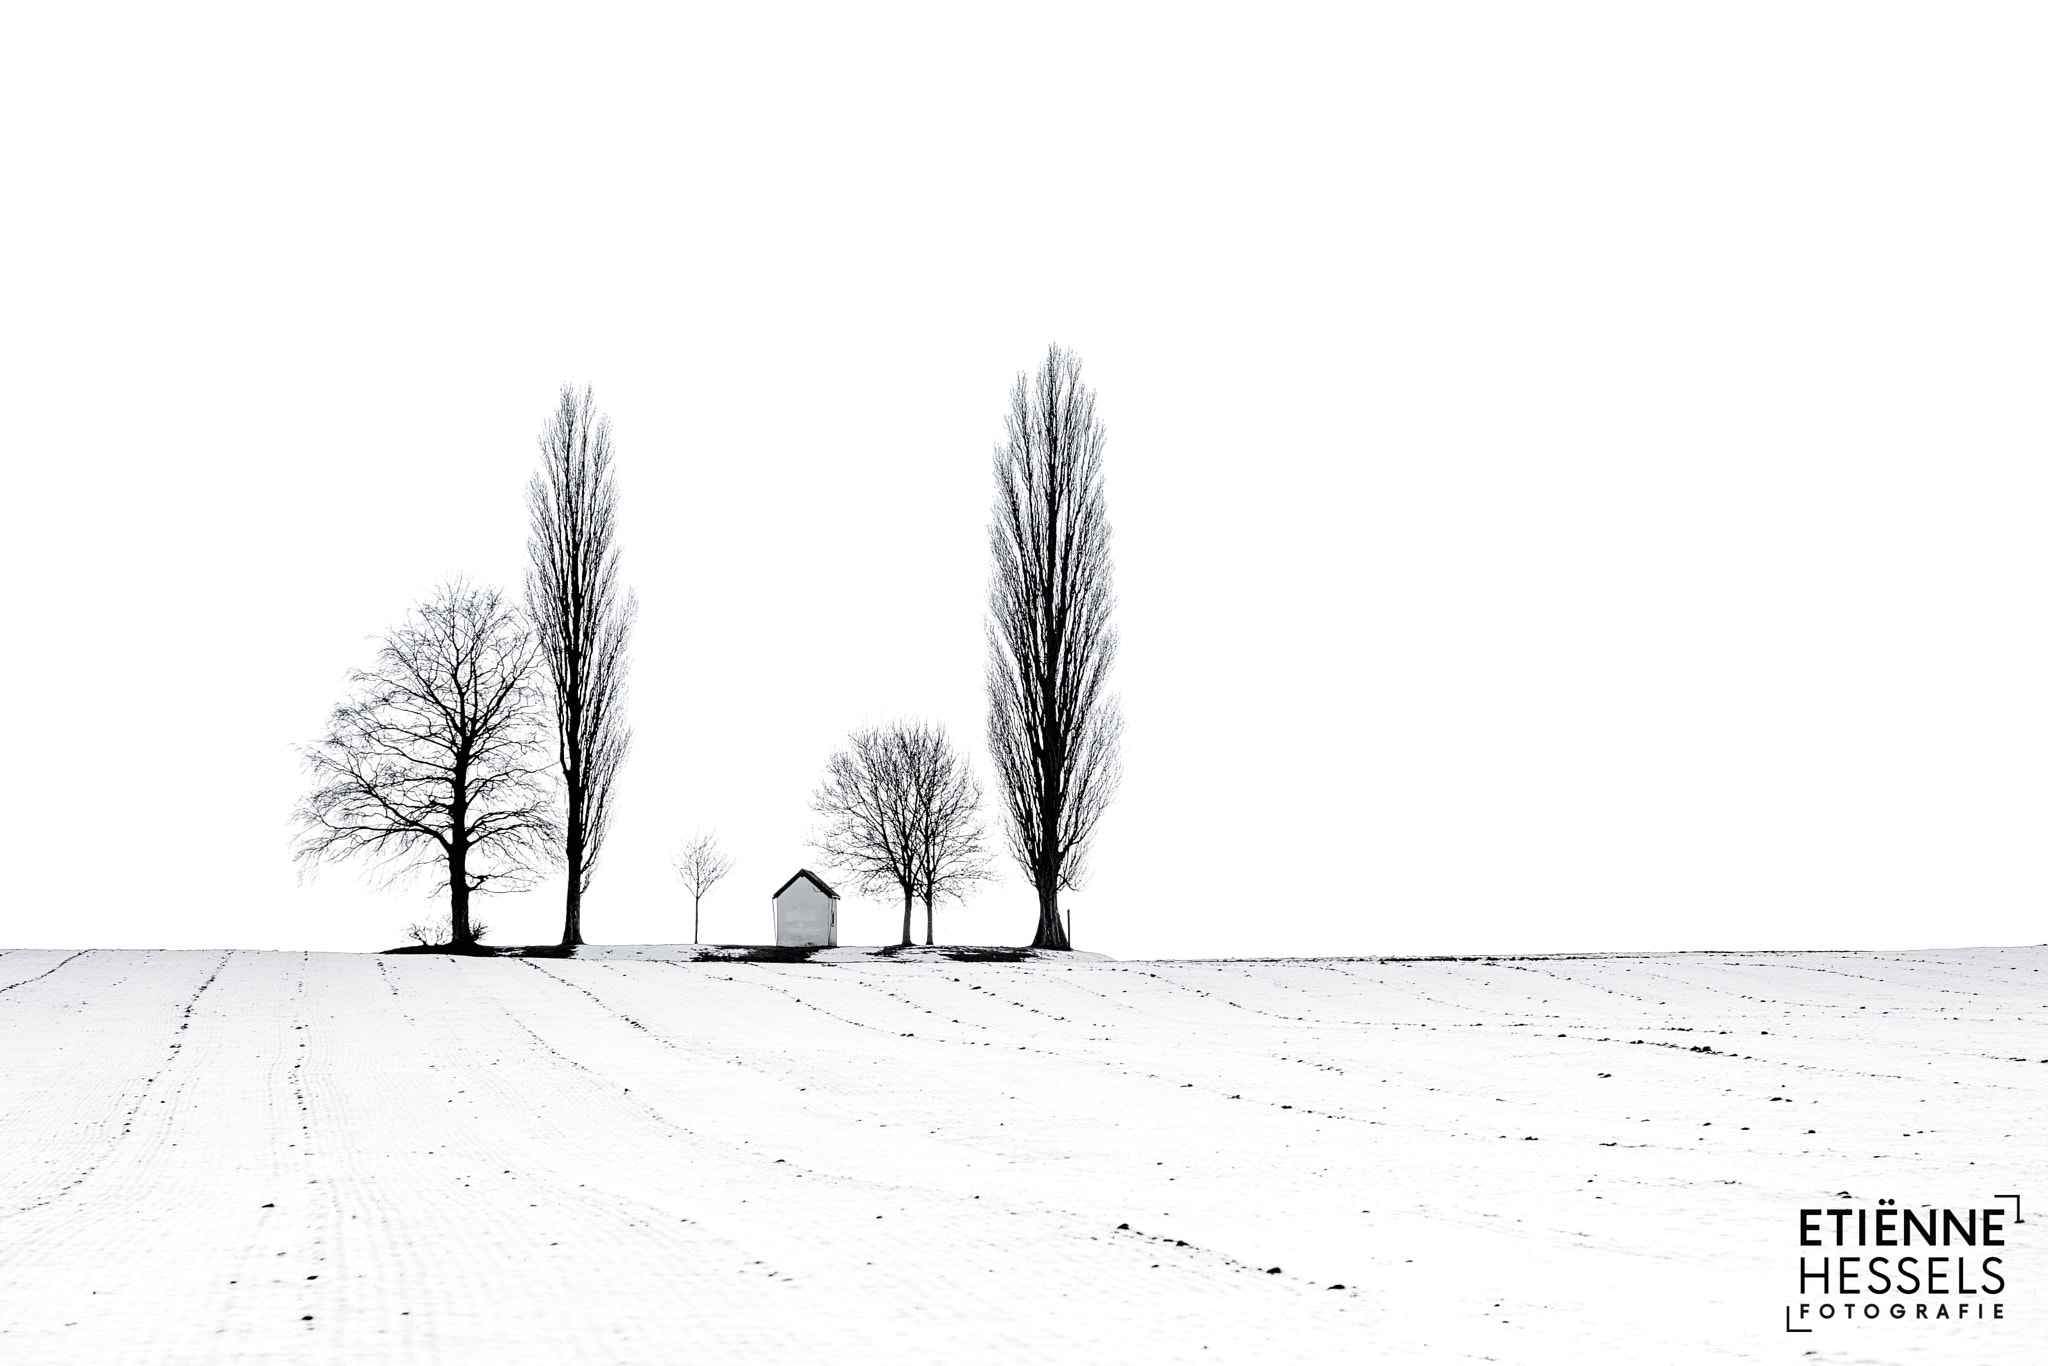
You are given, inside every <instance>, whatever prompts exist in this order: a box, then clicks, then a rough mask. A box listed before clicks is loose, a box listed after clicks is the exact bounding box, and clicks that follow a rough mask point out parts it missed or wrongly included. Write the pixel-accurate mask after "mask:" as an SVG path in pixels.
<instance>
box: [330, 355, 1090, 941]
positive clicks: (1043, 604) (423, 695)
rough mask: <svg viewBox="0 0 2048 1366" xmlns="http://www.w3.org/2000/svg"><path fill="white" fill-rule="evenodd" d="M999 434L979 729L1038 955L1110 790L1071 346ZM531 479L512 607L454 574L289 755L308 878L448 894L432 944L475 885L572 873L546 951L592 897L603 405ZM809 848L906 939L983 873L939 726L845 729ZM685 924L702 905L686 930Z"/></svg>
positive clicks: (700, 855)
mask: <svg viewBox="0 0 2048 1366" xmlns="http://www.w3.org/2000/svg"><path fill="white" fill-rule="evenodd" d="M1004 425H1005V439H1004V440H1003V441H1002V442H1001V443H999V444H998V446H997V448H996V452H995V505H994V512H993V516H992V517H991V521H990V527H989V549H990V559H991V571H990V578H989V615H988V619H987V623H986V636H987V647H988V661H987V667H986V688H987V697H988V726H987V740H988V747H989V754H990V758H991V760H992V762H993V767H994V771H995V779H996V782H995V786H996V797H997V809H998V813H999V820H1000V824H1001V828H1002V831H1003V834H1004V837H1005V843H1006V844H1007V846H1008V852H1009V853H1010V855H1011V856H1012V857H1013V858H1014V859H1015V861H1016V863H1017V865H1018V867H1019V868H1020V869H1021V870H1022V871H1023V872H1024V874H1025V876H1026V878H1027V879H1028V880H1029V881H1030V882H1031V884H1032V886H1033V887H1034V888H1035V889H1036V892H1037V898H1038V921H1037V926H1036V930H1035V933H1034V935H1033V938H1032V947H1034V948H1050V949H1064V948H1068V947H1071V945H1070V943H1069V936H1068V933H1067V927H1066V924H1065V922H1064V920H1063V918H1062V917H1061V915H1060V910H1059V894H1060V892H1061V891H1063V890H1067V889H1069V888H1073V887H1076V886H1078V885H1079V884H1080V882H1081V880H1082V878H1083V876H1084V875H1085V872H1086V861H1087V855H1088V851H1089V848H1090V846H1091V845H1092V842H1093V840H1094V836H1095V833H1096V829H1097V826H1098V824H1099V822H1100V820H1101V818H1102V814H1103V812H1104V810H1105V809H1106V808H1107V806H1108V804H1109V802H1110V800H1111V799H1112V798H1113V797H1114V795H1115V792H1116V788H1117V784H1118V781H1119V779H1120V776H1121V768H1120V762H1119V757H1118V751H1119V741H1120V738H1121V734H1122V715H1121V712H1120V710H1119V708H1118V703H1117V699H1116V698H1115V697H1114V695H1112V694H1110V693H1109V692H1108V691H1107V680H1108V676H1109V672H1110V669H1111V666H1112V664H1113V663H1114V660H1115V655H1116V644H1117V637H1116V630H1115V627H1114V625H1113V624H1112V622H1111V614H1112V610H1113V608H1114V606H1115V597H1114V590H1113V586H1112V581H1111V561H1110V554H1109V536H1110V529H1109V523H1108V519H1107V515H1106V511H1105V506H1104V501H1103V491H1102V451H1103V445H1104V430H1103V427H1102V424H1101V422H1100V421H1099V420H1098V419H1097V417H1096V415H1095V396H1094V393H1093V391H1092V390H1090V389H1089V388H1088V387H1087V386H1086V385H1084V384H1082V382H1081V378H1080V361H1079V359H1078V358H1077V357H1075V356H1074V355H1073V353H1071V352H1069V351H1065V350H1063V349H1061V348H1059V347H1057V346H1055V347H1052V348H1050V349H1049V350H1048V352H1047V355H1046V359H1045V362H1044V364H1043V365H1042V366H1040V367H1039V368H1038V369H1037V370H1036V371H1035V372H1033V373H1028V374H1020V375H1018V376H1017V379H1016V383H1015V384H1014V385H1013V386H1012V388H1011V392H1010V411H1009V413H1008V414H1007V416H1006V418H1005V424H1004ZM540 455H541V461H540V468H539V469H538V470H537V471H536V472H535V473H534V475H533V477H532V479H531V480H530V482H529V483H528V486H527V499H526V502H527V513H528V523H529V526H528V539H527V552H528V566H527V573H526V582H525V595H524V601H523V602H519V603H515V602H513V601H510V600H509V599H507V598H506V597H505V596H504V595H503V594H502V593H500V592H499V591H498V590H496V589H494V588H490V587H486V586H480V585H477V584H474V583H471V582H469V581H468V580H466V579H464V578H461V577H456V578H453V579H450V580H449V581H447V582H445V583H443V584H441V585H440V586H439V587H437V588H436V589H435V590H434V591H433V593H432V594H431V595H429V597H428V598H427V599H426V600H424V601H423V602H421V603H420V604H418V605H417V606H416V607H415V608H414V609H413V610H412V611H411V612H410V613H408V614H407V616H406V618H405V620H404V621H403V622H402V623H401V624H400V625H398V626H397V627H394V628H393V629H392V630H390V631H388V632H386V633H385V635H384V636H383V637H382V639H381V640H380V642H379V648H378V651H377V656H376V660H375V662H374V663H373V664H372V665H371V666H370V667H369V668H367V669H358V670H354V671H352V672H351V673H350V675H349V677H348V684H347V694H346V696H345V697H344V699H343V701H342V702H341V703H340V704H339V705H337V706H336V707H335V708H334V710H333V711H332V713H331V714H330V715H329V717H328V722H327V726H326V730H325V733H324V734H323V735H322V737H321V738H320V739H319V740H318V741H317V742H315V743H313V744H311V745H307V746H304V747H302V749H301V751H300V754H301V758H302V761H303V763H304V765H305V767H306V769H307V771H308V773H309V774H310V776H311V779H312V785H311V787H310V790H309V791H308V792H307V793H306V795H305V796H304V797H303V798H302V799H301V800H300V802H299V804H298V806H297V807H296V809H295V810H294V812H293V821H294V825H295V828H296V838H295V842H294V850H293V853H294V857H295V858H296V859H297V860H298V861H299V863H300V866H301V869H302V871H303V872H307V873H310V872H311V871H312V870H313V869H314V868H316V867H317V866H319V865H321V864H325V863H329V862H334V861H339V860H344V859H359V860H364V861H367V862H368V863H369V864H370V865H371V866H372V868H373V869H374V870H375V871H377V872H378V873H380V874H381V875H382V876H384V877H385V878H386V879H400V878H409V877H412V876H416V875H426V876H428V877H430V878H431V879H433V881H434V882H435V884H436V886H437V887H445V889H446V890H447V893H448V918H449V925H448V933H447V938H448V941H449V942H448V945H447V947H450V948H452V949H455V950H457V951H467V950H473V949H474V948H475V947H476V943H477V939H478V934H479V931H478V929H477V922H476V919H475V917H474V915H473V913H472V899H473V898H474V897H476V896H479V895H484V894H488V893H493V892H506V891H516V890H521V889H524V888H527V887H530V886H532V885H533V883H534V881H535V880H536V879H537V878H538V877H540V876H541V875H543V874H545V873H547V872H551V871H553V870H554V869H556V868H564V869H566V871H567V874H568V878H567V887H566V892H565V899H564V905H563V912H562V935H561V946H562V947H563V948H564V949H565V950H567V949H573V947H574V946H576V945H579V944H581V943H583V942H584V941H583V898H584V895H585V893H586V892H587V891H588V889H589V886H590V881H591V878H592V875H593V874H594V873H595V871H596V869H597V867H598V863H599V858H600V856H601V855H602V853H603V851H604V844H605V838H606V835H607V833H608V832H609V830H610V828H611V820H612V815H613V810H614V801H615V796H616V792H617V783H618V777H619V773H620V769H621V767H622V765H623V764H624V761H625V759H626V756H627V754H628V752H629V751H630V749H631V747H632V738H633V737H632V729H631V727H630V725H629V724H628V723H627V720H626V715H625V700H626V679H627V666H628V647H629V645H630V642H631V638H632V632H633V627H634V622H635V618H636V615H637V610H638V609H637V603H636V601H635V599H634V596H633V594H632V593H631V592H630V591H628V590H625V589H623V588H622V587H621V585H620V580H619V545H618V536H617V531H618V492H617V486H616V483H615V480H614V477H613V469H612V466H613V459H614V453H613V447H612V437H611V423H610V420H609V419H608V418H606V417H605V416H604V415H603V414H600V413H599V412H597V410H596V405H595V399H594V395H593V392H592V390H591V389H590V388H589V387H587V386H586V387H585V388H584V389H583V390H582V391H581V392H580V393H579V392H578V391H576V390H575V389H574V388H573V387H572V386H569V385H564V386H563V387H562V391H561V395H560V400H559V402H558V404H557V406H556V408H555V410H554V412H553V413H551V414H550V415H549V417H548V419H547V421H546V423H545V424H544V425H543V428H542V431H541V435H540ZM811 805H812V809H813V810H814V811H815V812H816V813H817V814H818V815H819V817H820V818H821V825H820V826H819V827H818V829H816V830H815V831H814V832H813V834H812V837H811V843H812V845H813V846H814V847H815V848H816V849H817V850H818V851H819V853H820V855H821V857H822V858H823V859H824V861H825V862H826V863H827V864H828V865H829V866H831V867H833V868H834V869H836V870H840V871H842V872H843V873H845V874H846V875H847V876H848V877H850V878H851V879H852V880H853V881H854V883H855V884H856V885H857V886H858V887H860V889H861V890H863V891H865V892H869V893H873V894H886V893H900V895H901V898H902V905H903V927H902V930H903V932H902V942H903V943H904V944H906V945H907V944H909V943H910V942H911V930H912V910H913V906H914V903H915V902H917V901H918V900H922V902H923V905H924V911H925V942H926V943H930V942H932V937H933V929H932V924H933V905H934V903H935V902H936V901H938V900H943V899H945V898H947V897H955V898H958V897H961V896H963V895H964V893H965V892H966V891H967V889H969V888H970V887H972V886H973V885H975V884H976V883H979V882H983V881H986V880H988V879H989V878H990V877H991V876H992V871H991V868H990V865H989V857H990V855H989V849H988V835H987V831H986V829H985V827H984V826H983V824H982V820H981V814H980V813H981V805H982V790H981V787H980V784H979V783H978V782H977V781H976V779H975V777H974V774H973V771H972V767H971V765H970V764H969V763H968V762H967V760H966V758H965V757H964V756H963V755H962V754H961V753H960V752H959V751H958V750H957V749H956V748H955V747H954V746H953V743H952V741H951V739H950V738H949V737H948V736H947V735H946V733H945V731H944V729H943V728H942V727H938V726H933V725H929V724H926V723H923V722H916V721H897V722H891V723H889V724H886V725H880V726H866V727H862V728H860V729H857V730H855V731H854V732H853V733H852V734H851V735H850V736H849V737H848V740H847V743H846V745H845V746H844V747H843V748H842V749H840V750H839V751H837V752H835V753H834V754H833V755H832V756H831V757H830V759H829V760H828V761H827V764H826V772H825V778H824V781H823V783H822V784H821V785H820V786H819V788H818V790H817V792H816V793H815V794H814V795H813V797H812V802H811ZM731 866H732V865H731V861H730V860H729V859H728V858H726V857H725V855H724V854H723V853H722V852H721V851H720V850H719V848H718V846H717V841H716V839H715V837H713V836H711V835H709V834H706V833H699V834H698V835H697V836H695V837H694V838H693V839H692V840H690V841H689V842H688V843H686V844H685V845H684V847H683V849H682V851H681V853H680V854H679V855H678V856H677V859H676V871H677V873H678V875H679V876H680V877H681V878H682V880H683V883H684V886H685V888H686V890H688V891H689V892H690V893H691V897H692V915H693V922H698V921H699V919H700V917H699V907H700V906H701V902H702V898H703V896H704V894H705V893H706V892H708V891H709V890H710V889H711V887H712V886H713V885H715V884H716V883H717V882H718V881H719V880H720V879H721V878H723V877H724V876H725V875H726V874H727V873H728V872H730V870H731ZM697 932H698V925H697V924H696V923H693V936H692V937H693V938H695V937H696V934H697Z"/></svg>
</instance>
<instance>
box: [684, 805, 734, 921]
mask: <svg viewBox="0 0 2048 1366" xmlns="http://www.w3.org/2000/svg"><path fill="white" fill-rule="evenodd" d="M674 863H675V870H676V876H677V877H679V878H681V879H682V880H683V886H684V887H685V888H686V889H687V890H688V891H689V893H690V942H691V943H692V944H694V943H696V942H697V936H698V934H699V933H700V928H701V925H702V923H703V922H702V917H701V914H700V908H701V907H702V906H703V904H704V894H705V893H706V892H708V891H710V890H711V889H712V888H713V887H715V886H717V885H718V882H719V880H720V879H721V878H723V877H724V876H725V875H726V874H727V873H730V872H731V871H732V860H731V859H729V858H727V857H726V855H725V851H724V850H722V849H720V848H719V847H718V836H717V835H716V834H715V833H713V832H711V831H709V830H699V831H698V832H697V833H696V834H694V835H692V836H690V838H689V839H687V840H685V841H684V842H683V847H682V849H681V851H680V852H678V853H677V854H676V856H675V860H674Z"/></svg>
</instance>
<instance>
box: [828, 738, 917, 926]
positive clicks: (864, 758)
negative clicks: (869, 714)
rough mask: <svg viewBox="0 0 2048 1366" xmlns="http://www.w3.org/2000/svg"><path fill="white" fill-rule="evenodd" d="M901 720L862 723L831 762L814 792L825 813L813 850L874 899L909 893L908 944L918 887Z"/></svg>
mask: <svg viewBox="0 0 2048 1366" xmlns="http://www.w3.org/2000/svg"><path fill="white" fill-rule="evenodd" d="M902 732H903V727H902V726H901V724H900V723H899V724H895V725H890V726H863V727H861V728H860V729H858V730H856V731H854V732H853V733H852V734H851V735H849V736H847V738H846V747H845V748H844V749H841V750H836V751H834V752H833V754H832V757H831V758H829V759H827V760H826V761H825V781H824V782H823V783H821V784H819V786H818V790H817V791H816V792H815V793H814V794H812V796H811V810H813V811H815V812H817V813H818V815H819V816H821V817H822V818H823V821H824V823H823V825H822V826H820V827H819V828H818V829H816V830H815V831H813V832H812V834H811V837H810V844H811V847H812V848H814V849H816V850H817V851H818V853H819V855H820V857H822V858H823V859H824V860H825V862H826V863H828V864H830V865H831V866H832V867H834V868H836V869H838V870H840V871H841V872H843V873H845V874H846V876H847V879H848V880H849V881H851V882H852V883H853V884H854V885H855V886H857V887H858V888H859V889H860V890H861V891H863V892H865V893H867V894H869V895H871V896H881V895H886V894H888V893H889V892H892V891H895V892H901V893H902V895H903V947H904V948H909V947H910V905H911V898H912V897H913V896H915V895H916V893H917V889H918V885H919V884H918V862H917V794H916V790H915V778H916V775H915V770H914V766H913V764H912V762H911V756H910V751H909V748H908V746H906V745H905V744H904V743H903V738H902Z"/></svg>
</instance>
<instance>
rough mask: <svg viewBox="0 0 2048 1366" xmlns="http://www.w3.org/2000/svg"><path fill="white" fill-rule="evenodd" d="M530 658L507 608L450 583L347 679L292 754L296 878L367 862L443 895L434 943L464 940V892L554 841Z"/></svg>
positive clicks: (533, 870) (522, 631) (528, 873)
mask: <svg viewBox="0 0 2048 1366" xmlns="http://www.w3.org/2000/svg"><path fill="white" fill-rule="evenodd" d="M539 664H540V660H539V650H538V646H537V644H536V642H535V640H534V636H533V632H532V630H531V629H530V627H529V626H528V625H527V622H526V620H525V618H524V616H523V615H522V614H521V613H520V612H519V611H518V609H517V608H515V607H513V606H512V605H511V604H509V603H507V602H506V601H505V600H504V597H503V596H502V595H501V594H500V593H499V592H498V590H496V589H494V588H479V587H474V586H471V585H470V584H468V583H466V582H465V581H463V580H462V579H460V578H457V579H453V580H450V581H449V582H448V583H445V584H443V585H442V586H441V587H440V588H438V589H436V590H435V592H434V594H433V595H432V596H431V597H430V598H429V599H428V600H427V601H425V602H424V603H421V604H420V605H419V606H418V607H416V608H415V609H414V610H413V611H412V612H411V613H409V614H408V615H407V617H406V620H405V622H404V623H403V624H402V625H400V626H398V627H396V628H395V629H393V630H392V631H390V632H388V633H387V634H386V635H385V636H384V637H383V639H382V642H381V644H380V647H379V649H378V651H377V663H376V665H375V667H373V668H370V669H367V670H365V669H358V670H354V671H352V672H351V673H350V674H349V692H348V697H347V699H346V700H345V701H343V702H342V703H341V705H339V706H337V707H336V708H335V709H334V711H333V713H332V714H331V715H330V716H329V717H328V722H327V734H326V735H325V736H324V737H322V739H321V740H320V741H319V743H317V744H314V745H308V746H305V747H303V748H302V749H301V750H300V751H299V753H300V757H301V759H302V760H303V762H304V764H305V766H306V768H307V769H308V770H309V771H310V772H311V773H312V775H313V784H314V785H313V790H312V791H311V792H309V793H308V794H307V795H306V796H305V797H304V798H303V799H302V800H301V801H300V803H299V805H298V807H297V808H296V809H295V810H294V812H293V822H294V824H295V825H297V827H298V830H299V835H298V839H297V841H296V843H295V847H294V852H293V857H294V858H295V859H296V860H297V861H298V863H299V866H300V872H301V875H302V876H304V875H309V874H310V873H311V872H312V871H313V870H314V869H315V868H317V867H318V866H319V865H320V864H322V863H327V862H334V861H338V860H342V859H351V858H364V859H367V860H369V862H370V863H371V864H372V866H373V867H375V868H376V869H377V870H378V871H379V873H380V874H381V875H382V876H383V878H384V879H385V880H386V881H395V880H400V879H404V878H407V877H409V876H413V875H419V874H426V875H431V876H434V877H436V878H437V881H436V883H435V889H436V890H439V889H440V888H441V887H446V888H447V890H448V930H447V934H448V939H449V942H450V945H451V946H452V947H454V948H457V949H468V948H472V947H474V946H475V944H476V941H477V937H478V935H479V934H480V933H481V932H482V930H481V927H480V926H478V925H477V924H476V923H475V922H474V921H473V920H472V919H471V916H470V897H471V896H472V895H474V894H481V893H487V892H510V891H520V890H523V889H524V888H526V887H529V886H531V885H532V883H533V880H534V878H535V877H536V876H537V875H538V874H539V873H540V872H542V871H544V870H545V869H547V868H549V867H550V866H552V865H553V863H554V861H555V852H554V851H555V848H556V843H557V841H558V840H559V839H560V836H561V826H560V823H559V820H558V818H557V808H556V794H555V787H554V783H553V781H552V778H551V775H550V773H549V771H548V768H549V765H548V762H547V731H546V725H547V711H546V700H545V698H544V697H543V696H542V694H541V690H540V688H539V686H538V683H539V678H538V674H539Z"/></svg>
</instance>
